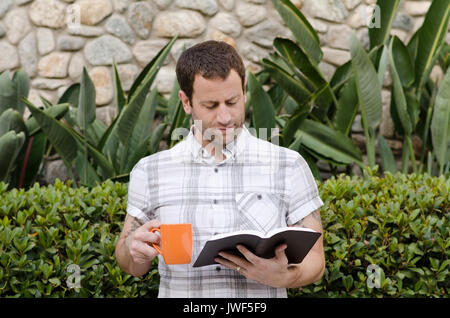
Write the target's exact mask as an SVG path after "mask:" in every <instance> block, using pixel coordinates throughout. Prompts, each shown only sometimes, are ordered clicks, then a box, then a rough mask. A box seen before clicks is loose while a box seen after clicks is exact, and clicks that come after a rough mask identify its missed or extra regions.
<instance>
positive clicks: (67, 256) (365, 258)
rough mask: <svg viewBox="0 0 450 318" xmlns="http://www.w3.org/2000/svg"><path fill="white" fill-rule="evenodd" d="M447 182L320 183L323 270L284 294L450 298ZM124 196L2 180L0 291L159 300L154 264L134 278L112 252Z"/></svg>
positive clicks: (369, 176) (115, 186)
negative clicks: (12, 185) (22, 186)
mask: <svg viewBox="0 0 450 318" xmlns="http://www.w3.org/2000/svg"><path fill="white" fill-rule="evenodd" d="M449 187H450V180H447V179H446V178H445V177H444V176H441V177H440V178H436V177H431V176H428V175H407V176H406V175H402V174H396V175H391V174H387V175H386V176H385V177H384V178H379V177H376V176H375V172H374V171H370V170H369V171H367V172H366V176H365V177H364V178H358V177H351V178H350V177H348V176H344V175H342V176H339V177H337V178H334V177H333V178H332V179H329V180H328V181H327V182H325V183H323V184H319V191H320V194H321V197H322V199H323V201H324V203H325V205H324V206H323V207H322V209H321V211H322V220H323V225H324V229H325V232H324V240H325V241H324V245H325V253H326V263H327V264H326V271H325V274H324V276H323V278H322V279H321V280H320V281H319V282H317V283H315V284H312V285H310V286H307V287H304V288H302V289H300V290H299V289H290V290H289V297H302V296H309V297H310V296H313V297H380V296H384V297H399V296H400V297H403V296H419V297H425V296H434V297H448V291H449V285H448V281H449V279H448V277H449V263H450V261H449V259H448V256H449V253H448V251H447V250H448V247H449V242H450V239H449V226H448V219H449V211H450V195H449V191H448V190H449ZM126 197H127V184H121V183H112V182H105V183H103V184H101V185H98V186H96V187H94V188H92V189H88V188H83V187H82V188H73V187H71V185H70V182H68V183H62V182H59V181H57V182H56V183H55V184H54V185H52V186H48V187H39V186H38V185H37V184H36V185H35V186H34V187H32V188H31V189H29V190H27V191H24V190H16V189H14V190H11V191H7V186H6V185H5V184H3V183H0V202H1V205H0V297H156V295H157V292H158V285H159V275H158V272H157V263H156V260H155V262H154V264H153V267H152V269H151V271H150V272H149V274H147V275H146V276H145V277H143V278H135V277H132V276H130V275H126V274H125V273H123V272H122V271H121V270H120V268H119V267H118V265H117V264H116V261H115V258H114V248H115V243H116V241H117V239H118V236H119V233H120V229H121V225H122V223H123V220H124V216H125V212H124V211H125V208H126ZM72 264H76V265H78V266H79V270H80V271H79V273H80V274H81V276H80V281H79V286H80V287H81V288H77V287H76V286H77V284H76V283H77V281H76V279H75V278H74V277H75V275H76V272H74V271H73V265H72ZM370 264H374V265H376V266H378V268H379V270H377V271H370V269H371V267H369V270H368V266H369V265H370ZM71 265H72V266H71ZM372 266H373V265H372ZM374 274H376V275H378V276H373V275H374ZM377 278H379V280H377ZM368 281H369V282H372V283H375V284H376V283H377V282H378V283H380V286H379V288H378V286H375V287H373V284H372V285H370V284H369V285H368V284H367V282H368ZM71 284H72V285H71ZM369 286H372V287H373V288H370V287H369Z"/></svg>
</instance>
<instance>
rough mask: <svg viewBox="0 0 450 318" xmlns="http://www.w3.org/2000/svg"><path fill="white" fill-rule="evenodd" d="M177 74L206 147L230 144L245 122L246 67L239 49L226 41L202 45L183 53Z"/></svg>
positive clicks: (186, 107)
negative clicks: (209, 144)
mask: <svg viewBox="0 0 450 318" xmlns="http://www.w3.org/2000/svg"><path fill="white" fill-rule="evenodd" d="M176 73H177V79H178V83H179V85H180V89H181V90H180V92H179V94H178V96H179V97H180V99H181V101H182V103H183V107H184V110H185V112H186V113H187V114H192V119H193V120H194V123H195V127H196V128H197V130H198V131H199V132H201V133H202V134H201V137H202V140H201V142H202V145H203V146H205V145H207V144H208V143H209V140H211V141H213V142H214V144H216V145H220V146H223V145H226V144H228V143H229V142H230V141H231V140H232V139H233V138H234V137H235V136H236V135H237V134H238V133H239V131H240V129H238V128H240V127H242V125H243V123H244V119H245V102H246V96H245V84H246V81H245V67H244V64H243V62H242V59H241V57H240V56H239V55H238V53H237V52H236V50H235V49H234V48H233V47H232V46H230V45H228V44H227V43H225V42H217V41H206V42H203V43H199V44H197V45H195V46H193V47H191V48H189V49H187V50H186V51H184V52H183V53H182V54H181V56H180V58H179V59H178V62H177V66H176ZM197 138H198V136H197ZM197 140H198V139H197ZM199 141H200V140H199Z"/></svg>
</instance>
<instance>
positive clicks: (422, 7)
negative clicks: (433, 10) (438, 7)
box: [403, 1, 431, 16]
mask: <svg viewBox="0 0 450 318" xmlns="http://www.w3.org/2000/svg"><path fill="white" fill-rule="evenodd" d="M430 5H431V1H405V2H404V3H403V10H404V11H405V12H406V13H407V14H409V15H412V16H424V15H425V14H426V13H427V12H428V9H429V8H430Z"/></svg>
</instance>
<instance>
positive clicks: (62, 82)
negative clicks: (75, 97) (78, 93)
mask: <svg viewBox="0 0 450 318" xmlns="http://www.w3.org/2000/svg"><path fill="white" fill-rule="evenodd" d="M69 85H70V80H68V79H53V78H52V79H49V78H41V77H39V78H35V79H33V80H32V81H31V86H32V87H34V88H38V89H48V90H55V89H58V88H60V87H67V86H69Z"/></svg>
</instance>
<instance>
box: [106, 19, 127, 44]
mask: <svg viewBox="0 0 450 318" xmlns="http://www.w3.org/2000/svg"><path fill="white" fill-rule="evenodd" d="M105 29H106V31H107V32H109V33H111V34H112V35H115V36H117V37H118V38H120V39H121V40H122V41H124V42H125V43H128V44H134V33H133V30H132V29H131V27H130V26H129V25H128V23H127V21H126V20H125V18H124V17H122V16H121V15H113V16H112V17H111V18H109V19H108V21H107V22H106V25H105Z"/></svg>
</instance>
